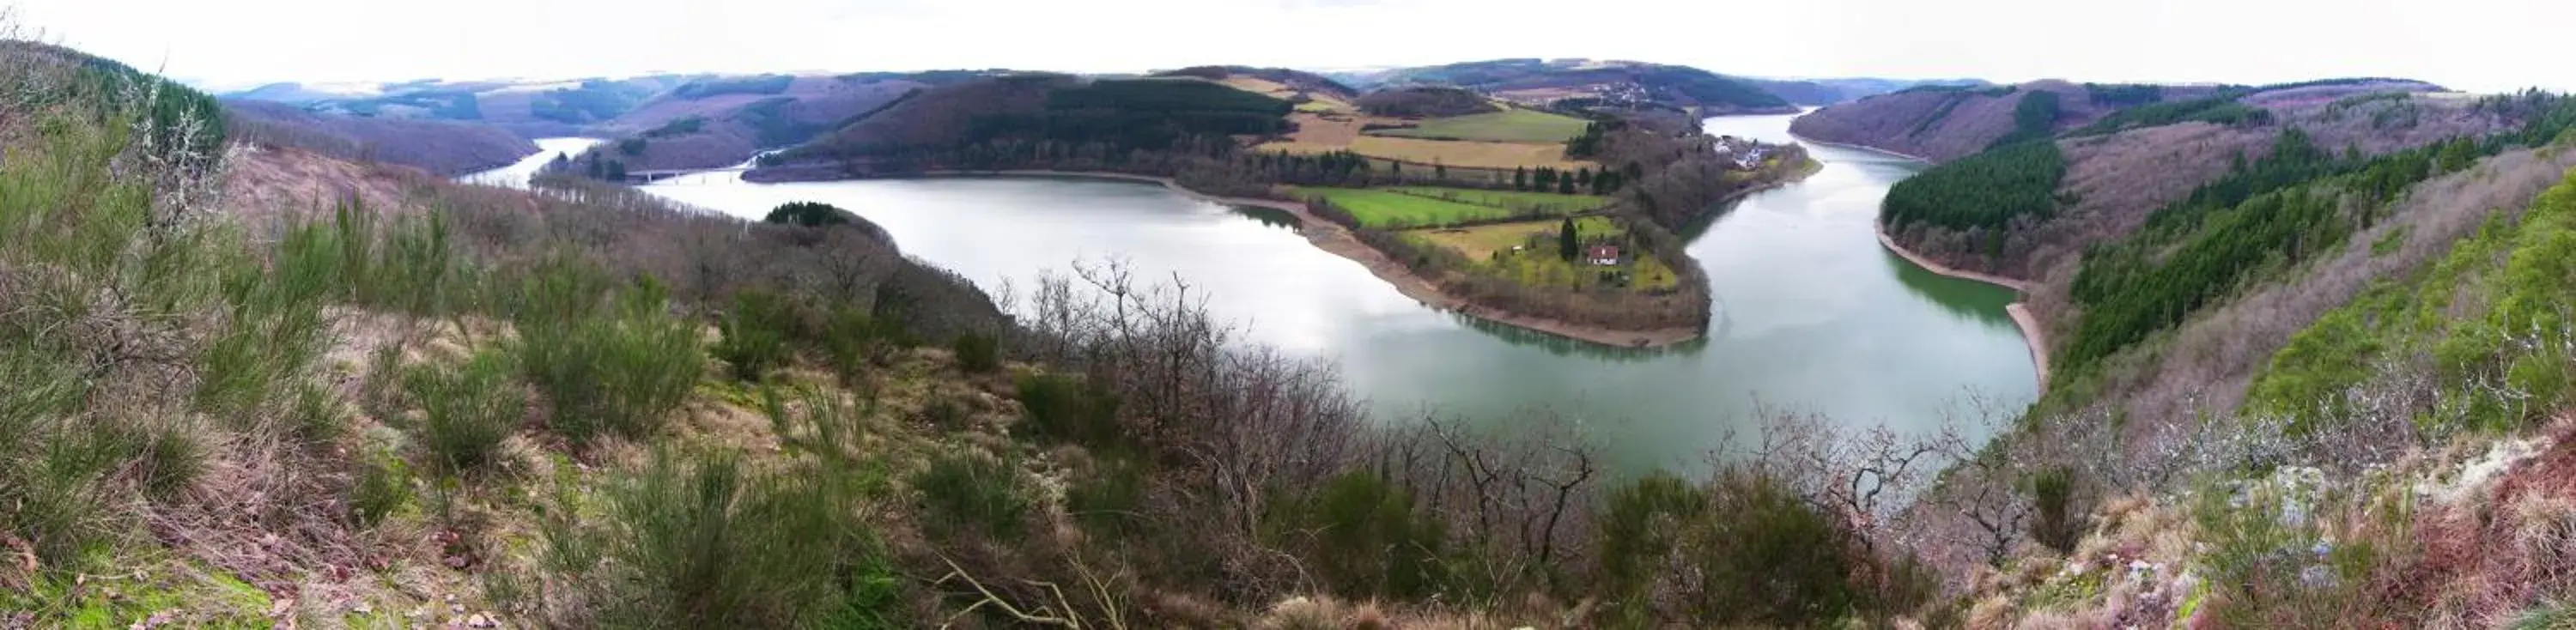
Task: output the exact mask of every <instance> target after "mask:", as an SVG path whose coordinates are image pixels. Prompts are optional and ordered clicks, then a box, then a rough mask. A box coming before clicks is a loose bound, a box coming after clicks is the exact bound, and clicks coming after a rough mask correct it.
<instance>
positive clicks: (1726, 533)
mask: <svg viewBox="0 0 2576 630" xmlns="http://www.w3.org/2000/svg"><path fill="white" fill-rule="evenodd" d="M1713 493H1714V494H1713V495H1712V498H1713V501H1712V503H1711V506H1710V510H1709V512H1708V514H1709V517H1710V521H1711V522H1710V523H1709V526H1707V527H1703V528H1695V529H1694V530H1692V531H1696V532H1697V533H1698V534H1699V535H1700V536H1702V538H1701V539H1700V540H1696V541H1693V544H1692V547H1693V549H1691V551H1690V552H1689V556H1688V557H1689V561H1690V562H1691V564H1693V565H1695V566H1696V568H1697V569H1698V570H1699V574H1700V575H1701V576H1704V578H1705V579H1706V583H1705V584H1704V585H1703V588H1704V589H1705V592H1703V593H1701V594H1700V597H1697V598H1692V599H1691V600H1689V601H1693V602H1694V603H1695V604H1696V606H1697V610H1695V611H1693V613H1694V616H1695V617H1697V618H1700V619H1703V620H1706V621H1710V622H1712V623H1715V624H1717V625H1753V626H1771V627H1815V626H1822V625H1826V624H1828V623H1830V622H1832V621H1834V620H1837V619H1841V618H1843V617H1844V616H1846V615H1848V614H1850V613H1851V612H1852V609H1853V608H1854V606H1855V605H1856V604H1857V603H1859V601H1860V598H1861V593H1860V589H1859V588H1857V587H1856V586H1854V585H1853V584H1852V582H1851V576H1852V571H1853V569H1855V568H1857V564H1858V562H1859V560H1858V559H1857V558H1855V557H1854V556H1855V553H1854V552H1853V551H1852V550H1851V549H1850V548H1848V547H1847V546H1845V541H1846V540H1847V539H1846V538H1845V537H1844V535H1843V534H1844V532H1842V531H1841V530H1839V529H1838V528H1837V527H1836V526H1835V525H1834V522H1833V519H1832V518H1830V517H1828V516H1826V515H1825V514H1824V513H1823V512H1820V511H1818V510H1817V509H1816V508H1815V506H1813V505H1810V504H1808V503H1807V502H1806V501H1804V500H1802V499H1800V498H1799V497H1798V495H1797V494H1796V493H1795V492H1793V491H1792V490H1790V489H1789V487H1788V486H1787V485H1786V484H1785V483H1783V482H1781V481H1780V480H1778V479H1776V478H1773V477H1770V476H1768V475H1765V474H1761V473H1753V472H1744V471H1727V472H1722V473H1720V474H1719V475H1718V480H1717V481H1716V482H1715V484H1714V486H1713Z"/></svg>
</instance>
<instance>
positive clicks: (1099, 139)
mask: <svg viewBox="0 0 2576 630" xmlns="http://www.w3.org/2000/svg"><path fill="white" fill-rule="evenodd" d="M1294 107H1295V105H1294V104H1292V103H1290V102H1288V101H1287V100H1285V99H1280V98H1275V97H1270V96H1266V95H1262V94H1256V93H1253V92H1250V91H1247V90H1242V89H1237V88H1235V87H1231V86H1227V85H1224V84H1220V83H1216V82H1211V81H1204V80H1199V79H1197V78H1192V77H1164V78H1143V79H1090V78H1084V77H1076V76H1071V75H1062V74H1050V73H1022V74H1006V75H1000V76H993V77H987V78H982V79H977V80H973V81H966V82H962V83H957V84H953V85H947V86H942V87H938V88H936V89H929V90H924V91H921V92H919V93H916V94H914V95H913V96H911V97H909V98H905V99H902V100H900V101H898V102H895V103H893V104H891V105H890V106H887V107H885V108H884V109H883V110H882V111H877V112H873V113H870V114H868V115H866V116H863V117H861V118H859V119H857V120H856V121H854V122H852V123H851V124H849V125H847V126H844V127H842V128H840V129H839V130H837V131H834V132H832V133H830V134H828V135H825V136H823V137H820V138H818V139H816V140H815V141H814V142H813V143H811V144H808V145H806V146H803V147H799V148H798V149H796V150H795V151H794V152H793V153H796V154H800V155H802V156H809V157H820V156H827V155H828V156H890V155H897V154H903V153H906V152H912V151H948V150H955V149H960V148H963V147H968V146H974V145H983V144H990V143H995V142H1049V143H1060V144H1062V145H1064V146H1067V147H1070V148H1074V149H1079V148H1081V147H1083V146H1085V145H1090V146H1096V147H1102V148H1104V149H1105V148H1110V147H1115V148H1117V149H1118V150H1128V149H1143V150H1163V149H1167V148H1171V147H1172V145H1173V143H1175V142H1178V141H1181V140H1183V139H1185V138H1188V137H1193V136H1201V137H1206V136H1235V135H1263V134H1270V133H1277V132H1280V131H1283V130H1285V128H1286V125H1287V123H1286V121H1285V116H1286V115H1287V114H1288V112H1289V111H1291V110H1292V109H1293V108H1294Z"/></svg>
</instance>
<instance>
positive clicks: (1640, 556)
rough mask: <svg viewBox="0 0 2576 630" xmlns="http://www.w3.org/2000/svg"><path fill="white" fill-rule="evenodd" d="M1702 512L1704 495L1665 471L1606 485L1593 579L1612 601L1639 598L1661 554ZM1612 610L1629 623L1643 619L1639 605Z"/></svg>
mask: <svg viewBox="0 0 2576 630" xmlns="http://www.w3.org/2000/svg"><path fill="white" fill-rule="evenodd" d="M1707 512H1708V496H1707V495H1706V494H1705V493H1703V492H1701V490H1700V489H1699V488H1696V487H1692V486H1691V484H1690V482H1687V481H1683V480H1682V478H1680V477H1675V476H1673V475H1671V474H1669V473H1664V472H1656V473H1653V474H1649V475H1647V476H1644V477H1640V478H1638V479H1637V480H1635V481H1631V482H1628V483H1627V484H1626V485H1622V486H1619V487H1618V488H1615V489H1613V490H1611V491H1610V499H1609V502H1608V503H1607V504H1606V506H1605V507H1604V508H1603V510H1602V512H1601V515H1600V517H1599V521H1598V525H1597V527H1599V528H1600V529H1599V533H1598V534H1597V535H1596V538H1597V539H1598V543H1597V546H1596V548H1597V549H1599V550H1600V552H1599V553H1600V563H1601V564H1600V568H1599V570H1600V572H1601V574H1600V578H1599V579H1597V580H1595V583H1596V584H1599V585H1600V586H1601V590H1602V592H1603V593H1604V595H1606V596H1608V597H1611V598H1614V599H1612V600H1611V601H1612V602H1613V603H1618V602H1622V601H1627V600H1630V599H1632V598H1641V597H1642V596H1643V594H1644V589H1645V587H1646V585H1647V584H1648V583H1650V582H1652V581H1653V580H1654V579H1655V578H1656V577H1658V576H1659V575H1660V574H1661V569H1662V561H1663V560H1664V557H1665V556H1666V555H1667V554H1669V553H1671V552H1672V549H1673V547H1674V546H1675V545H1677V544H1679V542H1680V538H1678V537H1679V536H1680V535H1681V534H1682V532H1681V531H1680V529H1681V526H1682V525H1683V524H1687V523H1694V522H1697V521H1699V520H1700V519H1702V518H1705V516H1706V515H1707ZM1640 603H1642V602H1640ZM1612 610H1615V611H1618V612H1619V614H1622V615H1625V617H1623V618H1624V619H1625V620H1627V621H1628V622H1630V623H1633V624H1640V625H1642V624H1644V623H1646V622H1647V621H1648V618H1647V616H1646V614H1647V612H1648V611H1647V610H1646V607H1645V606H1643V605H1631V606H1616V607H1613V608H1612Z"/></svg>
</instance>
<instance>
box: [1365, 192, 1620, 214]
mask: <svg viewBox="0 0 2576 630" xmlns="http://www.w3.org/2000/svg"><path fill="white" fill-rule="evenodd" d="M1385 190H1391V191H1395V192H1400V193H1404V194H1408V195H1415V196H1420V197H1431V198H1434V199H1444V200H1448V201H1456V202H1460V203H1472V204H1476V205H1480V206H1494V207H1497V208H1510V209H1515V210H1520V209H1537V210H1543V211H1545V212H1546V213H1547V214H1572V213H1576V212H1583V211H1586V210H1594V209H1598V208H1600V207H1602V206H1606V205H1610V198H1609V197H1603V196H1599V195H1560V194H1557V193H1545V192H1521V191H1517V190H1479V189H1474V188H1442V187H1438V186H1390V187H1387V188H1385Z"/></svg>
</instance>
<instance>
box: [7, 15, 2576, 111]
mask: <svg viewBox="0 0 2576 630" xmlns="http://www.w3.org/2000/svg"><path fill="white" fill-rule="evenodd" d="M13 2H14V4H15V5H16V11H17V13H18V20H19V21H20V22H21V23H23V24H24V25H26V26H31V27H35V28H40V29H43V30H44V32H45V33H46V35H47V37H48V39H51V40H54V41H59V42H61V43H65V44H69V45H72V46H75V47H78V48H81V49H84V50H87V51H89V52H92V53H96V54H101V55H105V56H108V57H113V58H116V59H120V60H123V61H126V62H128V63H132V64H133V65H136V66H138V67H143V68H147V69H150V68H165V69H166V71H167V72H168V73H169V74H170V75H172V76H176V77H180V78H183V79H190V80H195V81H202V82H205V83H208V84H210V85H213V86H215V87H218V88H229V87H235V86H247V85H249V84H257V83H264V82H271V81H306V82H314V81H360V80H364V81H382V80H408V79H419V78H448V79H478V78H502V77H528V78H571V77H583V76H603V75H605V76H622V75H631V74H638V73H644V72H651V71H717V72H764V71H785V70H836V71H855V70H918V69H934V68H994V67H1007V68H1017V69H1033V70H1061V71H1073V72H1122V71H1139V70H1147V69H1156V68H1172V67H1178V66H1184V65H1195V64H1209V63H1230V64H1253V65H1276V66H1292V67H1300V68H1339V67H1357V66H1383V65H1421V64H1434V63H1447V62H1453V61H1468V60H1478V59H1490V58H1498V57H1593V58H1615V59H1637V60H1644V61H1656V62H1664V63H1678V64H1687V65H1692V66H1698V67H1701V68H1706V69H1709V70H1713V71H1717V72H1723V73H1730V74H1745V75H1762V76H1894V77H1960V76H1973V77H1979V78H1985V79H1990V80H1997V81H2006V82H2013V81H2023V80H2029V79H2036V78H2052V77H2054V78H2070V79H2076V80H2093V81H2224V82H2236V83H2265V82H2276V81H2287V80H2297V79H2311V78H2323V77H2337V76H2362V75H2368V76H2399V77H2409V78H2418V79H2424V80H2429V81H2433V82H2436V83H2441V84H2444V85H2448V86H2450V87H2453V88H2456V89H2465V90H2474V91H2500V90H2509V89H2517V88H2521V87H2528V86H2541V87H2547V88H2551V89H2557V90H2576V66H2571V65H2570V64H2569V58H2570V56H2571V53H2576V46H2571V43H2576V36H2571V35H2570V31H2567V30H2565V29H2567V28H2569V26H2570V25H2576V1H2571V0H2403V1H2400V0H2165V1H2156V0H2113V1H2101V0H1760V1H1752V2H1746V1H1734V0H1681V1H1670V0H1581V1H1575V2H1567V1H1563V0H1550V1H1533V0H947V1H942V0H430V1H421V0H0V5H6V4H11V3H13Z"/></svg>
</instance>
